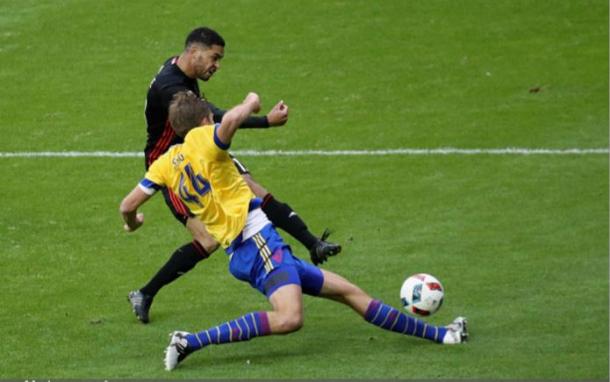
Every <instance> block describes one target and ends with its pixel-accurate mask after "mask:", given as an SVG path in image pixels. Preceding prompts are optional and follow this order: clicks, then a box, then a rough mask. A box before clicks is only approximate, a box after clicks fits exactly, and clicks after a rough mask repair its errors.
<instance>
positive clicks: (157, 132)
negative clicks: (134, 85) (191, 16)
mask: <svg viewBox="0 0 610 382" xmlns="http://www.w3.org/2000/svg"><path fill="white" fill-rule="evenodd" d="M177 61H178V57H172V58H170V59H168V60H167V61H165V63H164V64H163V66H161V69H159V72H158V73H157V75H156V76H155V78H154V79H153V80H152V82H151V83H150V87H149V89H148V94H147V96H146V109H145V111H144V113H145V115H146V124H147V133H148V138H147V140H146V147H145V148H144V156H145V161H146V168H147V169H148V167H149V166H150V165H151V164H152V163H153V162H154V161H155V160H156V159H157V158H158V157H159V156H161V155H162V154H163V153H164V152H166V151H167V149H168V148H169V147H170V146H172V145H174V144H176V143H182V141H183V140H182V138H180V137H179V136H177V135H176V134H174V131H173V130H172V127H171V125H170V123H169V120H168V119H167V117H168V110H169V104H170V103H171V101H172V97H173V96H174V94H176V93H177V92H179V91H183V90H190V91H192V92H193V93H195V94H197V95H198V96H201V94H200V92H199V85H198V84H197V79H195V78H189V77H188V76H187V75H186V74H184V72H183V71H182V70H180V68H179V67H178V65H177Z"/></svg>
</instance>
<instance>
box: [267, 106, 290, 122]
mask: <svg viewBox="0 0 610 382" xmlns="http://www.w3.org/2000/svg"><path fill="white" fill-rule="evenodd" d="M267 121H269V126H282V125H284V124H285V123H286V122H287V121H288V105H286V104H285V103H284V101H280V102H278V103H277V104H276V105H275V106H274V107H273V109H271V111H270V112H269V114H267Z"/></svg>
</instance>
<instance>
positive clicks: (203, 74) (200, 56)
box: [193, 45, 225, 81]
mask: <svg viewBox="0 0 610 382" xmlns="http://www.w3.org/2000/svg"><path fill="white" fill-rule="evenodd" d="M224 55H225V48H224V47H222V46H220V45H212V46H211V47H209V48H208V47H205V46H203V45H199V46H196V47H195V51H194V52H193V68H194V69H195V74H196V75H197V78H199V79H200V80H202V81H207V80H209V79H210V77H212V76H213V75H214V73H216V71H217V70H218V69H220V60H222V58H223V57H224Z"/></svg>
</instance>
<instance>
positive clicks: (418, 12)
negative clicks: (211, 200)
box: [0, 0, 609, 380]
mask: <svg viewBox="0 0 610 382" xmlns="http://www.w3.org/2000/svg"><path fill="white" fill-rule="evenodd" d="M199 25H209V26H211V27H213V28H215V29H217V30H218V31H219V32H220V33H221V34H222V35H223V36H224V38H225V39H226V41H227V47H226V57H225V59H224V60H223V61H222V64H221V70H220V71H219V72H218V73H217V74H216V75H215V76H214V78H213V79H212V80H211V81H210V82H209V83H205V84H202V90H203V91H204V92H205V94H206V95H207V97H208V98H210V99H211V100H213V101H215V103H216V104H217V105H220V106H225V107H227V106H230V105H231V104H233V103H236V102H239V101H240V100H241V98H242V97H243V96H244V95H245V94H246V92H247V91H249V90H256V91H257V92H259V94H260V95H261V97H262V100H263V110H264V111H267V110H268V109H269V108H270V107H271V106H272V105H273V104H274V103H275V102H276V101H277V100H279V99H283V100H285V102H286V103H287V104H288V105H289V106H290V108H291V111H290V113H291V114H290V121H289V123H288V124H287V125H286V126H285V127H283V128H277V129H271V130H263V131H244V132H242V133H240V134H238V136H237V138H236V140H235V142H234V144H233V146H232V147H233V148H234V149H236V150H245V149H253V150H267V149H275V150H314V149H315V150H337V149H341V150H343V149H345V150H348V149H357V150H368V149H374V150H384V149H399V148H440V147H456V148H465V149H467V148H481V149H493V148H507V147H522V148H532V149H533V148H544V149H569V148H580V149H591V148H607V147H608V122H609V121H608V111H609V110H608V2H606V1H576V0H555V1H547V0H536V1H534V0H531V1H526V0H511V1H508V0H501V1H494V2H492V1H485V0H478V1H475V0H464V1H445V0H443V1H441V0H437V1H427V2H423V1H419V2H410V1H400V0H395V1H384V2H371V1H359V0H357V1H356V0H354V1H321V0H320V1H297V0H289V1H283V2H276V1H271V0H265V1H253V0H250V1H247V0H244V1H183V2H160V1H134V2H123V1H115V0H113V1H93V0H73V1H59V0H44V1H43V0H21V1H17V0H0V62H2V64H0V81H1V83H2V86H0V134H1V135H2V137H3V139H2V140H0V153H7V152H41V151H97V150H103V151H113V152H114V151H116V152H138V151H141V150H142V148H143V147H144V142H145V124H144V119H143V102H144V96H145V94H146V90H147V87H148V83H149V82H150V80H151V79H152V77H153V76H154V74H155V73H156V71H157V69H158V67H159V66H160V64H161V63H162V62H163V61H164V60H165V59H166V58H167V57H169V56H170V55H173V54H177V53H179V52H180V50H181V48H182V43H183V40H184V38H185V36H186V34H187V33H188V32H189V31H190V30H191V29H192V28H194V27H196V26H199ZM533 88H539V89H540V91H538V92H530V89H533ZM241 159H242V160H243V161H244V162H245V163H246V164H247V165H248V167H249V168H250V170H251V171H252V172H253V174H254V176H255V178H256V179H257V180H258V181H260V182H261V183H262V184H263V185H265V186H266V187H267V188H268V189H270V190H272V191H273V193H274V194H275V195H276V196H277V197H278V198H279V199H281V200H284V201H287V202H288V203H290V204H291V205H292V206H293V207H294V208H295V209H296V210H297V211H298V212H299V213H300V215H302V216H303V217H304V218H305V220H306V221H307V223H308V224H309V226H310V228H312V230H314V231H315V232H321V231H322V230H323V229H324V227H327V226H328V227H331V228H332V229H334V234H333V236H332V237H333V239H335V240H337V241H339V242H341V243H342V244H343V245H344V252H343V253H342V254H341V255H340V256H338V257H336V258H333V259H332V260H331V261H329V262H328V263H327V264H325V265H324V267H325V268H327V269H330V270H332V271H335V272H338V273H340V274H342V275H344V276H346V277H347V278H349V279H351V280H352V281H354V282H356V283H357V284H359V285H360V286H362V287H363V288H364V289H365V290H367V291H368V292H369V293H371V294H372V295H374V296H376V297H378V298H380V299H382V300H384V301H385V302H387V303H390V304H392V305H394V306H398V305H399V298H398V292H399V289H400V285H401V283H402V281H403V280H404V278H405V277H406V276H408V275H410V274H412V273H415V272H428V273H431V274H433V275H435V276H437V277H438V278H439V279H440V280H441V281H442V282H443V284H444V286H445V288H446V300H445V303H444V305H443V307H442V309H441V310H440V311H439V312H438V313H437V314H436V315H434V316H433V317H432V318H431V319H430V321H431V322H433V323H434V324H439V325H440V324H445V323H448V322H449V321H451V320H452V319H453V318H454V317H455V316H457V315H465V316H467V317H468V318H469V321H470V329H471V341H470V342H469V343H467V344H466V345H465V346H456V347H442V346H438V345H435V344H432V343H429V342H426V341H422V340H418V339H414V338H407V337H403V336H400V335H397V334H394V333H390V332H386V331H381V330H379V329H377V328H375V327H373V326H371V325H368V324H366V323H365V322H364V321H363V320H362V319H361V318H359V317H358V316H356V315H355V314H353V313H352V312H351V311H350V310H349V309H347V308H345V307H343V306H339V305H336V304H333V303H331V302H328V301H323V300H317V299H313V298H309V297H306V298H305V316H306V318H305V327H304V328H303V329H302V330H301V331H299V332H298V333H295V334H292V335H289V336H281V337H280V336H278V337H266V338H257V339H255V340H253V341H250V342H246V343H241V344H232V345H227V346H215V347H210V348H208V349H205V350H204V351H202V352H199V353H197V354H195V355H193V356H191V357H189V358H188V360H186V361H185V362H184V364H182V365H181V366H180V367H179V368H178V369H177V370H175V371H174V372H172V373H168V372H166V371H164V370H163V365H162V362H161V360H162V357H163V349H164V348H165V346H166V345H167V339H168V338H167V333H169V332H170V331H172V330H174V329H184V330H191V331H195V330H200V329H205V328H208V327H210V326H213V325H216V324H218V323H219V322H222V321H225V320H227V319H232V318H235V317H237V316H239V315H241V314H243V313H246V312H250V311H253V310H261V309H267V308H268V306H269V305H268V303H267V302H266V301H265V299H264V298H263V297H262V296H261V295H259V294H258V293H257V292H255V291H254V290H253V289H251V288H250V287H249V286H248V285H246V284H244V283H240V282H238V281H236V280H235V279H233V278H232V276H230V274H229V273H228V270H227V258H226V256H224V255H223V254H222V253H221V252H220V251H219V252H217V253H216V254H215V255H214V256H212V257H211V258H210V259H209V260H207V261H205V262H202V263H200V264H199V265H198V266H197V268H196V269H195V270H193V271H192V272H190V273H189V274H188V275H187V276H185V277H183V278H181V279H180V280H178V281H177V282H175V283H174V284H172V285H171V286H169V287H167V288H166V289H164V290H162V291H161V293H160V294H159V295H158V296H157V298H156V300H155V304H154V305H153V308H152V311H151V319H152V321H151V323H150V324H149V325H142V324H140V323H138V322H137V321H136V319H135V317H134V316H133V314H132V312H131V310H130V307H129V305H128V303H127V302H126V295H127V292H128V291H129V290H131V289H134V288H137V287H139V286H141V285H142V284H143V283H144V282H145V281H146V280H148V278H149V277H150V276H151V275H152V274H153V273H154V272H155V271H156V270H157V269H158V268H159V266H160V265H161V264H163V263H164V262H165V261H166V259H167V258H168V257H169V255H170V253H171V252H172V251H173V250H174V249H175V248H177V247H178V246H180V245H182V244H183V243H185V242H187V241H188V240H189V237H188V235H187V233H186V232H185V230H184V229H182V228H181V227H180V226H179V224H177V223H176V222H175V221H174V220H173V218H172V217H171V215H170V214H169V212H168V211H167V208H166V207H165V205H164V204H163V202H162V198H161V197H157V198H156V200H154V201H153V202H151V203H149V204H148V205H146V206H145V208H144V212H145V214H146V219H147V222H146V224H145V226H144V227H143V228H142V229H141V231H139V232H137V233H135V234H132V235H128V234H126V233H124V232H123V231H122V229H121V220H120V216H119V214H118V204H119V202H120V200H121V199H122V197H123V196H124V194H125V193H126V192H128V191H129V190H130V189H131V188H132V187H133V186H134V185H135V183H136V182H137V181H138V180H139V178H140V177H141V176H142V175H143V160H142V159H141V158H30V157H3V156H2V155H0V166H1V167H0V169H1V170H0V171H1V172H0V175H1V177H2V179H4V180H5V181H4V183H3V185H2V187H1V190H2V196H3V197H2V198H1V199H0V211H2V212H1V214H0V251H1V256H0V267H1V269H2V274H3V280H4V282H2V283H1V285H2V293H0V304H1V305H2V309H1V313H0V327H1V328H2V332H3V336H2V341H0V350H1V353H2V357H0V379H47V378H54V379H55V378H64V379H65V378H88V379H93V378H97V379H100V378H101V379H103V378H114V379H116V378H139V379H163V378H171V379H206V378H230V379H237V378H247V379H250V378H258V379H260V378H263V379H297V378H298V379H343V378H349V379H355V378H364V379H375V378H385V379H394V378H396V379H437V378H442V379H547V380H548V379H588V380H589V379H590V380H607V379H608V378H609V363H608V356H609V354H608V353H609V352H608V349H609V340H608V338H609V331H608V328H609V318H608V305H609V293H608V280H609V277H608V276H609V271H608V269H609V263H608V253H609V248H608V243H609V234H608V232H609V225H608V218H609V213H608V212H609V206H608V200H609V194H608V173H609V166H608V155H607V154H585V155H428V156H412V155H393V156H307V155H305V156H297V157H248V156H244V157H241ZM285 236H286V235H285ZM287 240H288V241H289V242H290V244H291V245H292V246H293V248H294V249H295V250H296V252H297V254H299V255H300V256H302V257H305V258H307V255H306V252H305V251H304V249H303V248H302V247H301V246H300V245H299V244H297V243H296V242H295V241H294V240H293V239H292V238H287Z"/></svg>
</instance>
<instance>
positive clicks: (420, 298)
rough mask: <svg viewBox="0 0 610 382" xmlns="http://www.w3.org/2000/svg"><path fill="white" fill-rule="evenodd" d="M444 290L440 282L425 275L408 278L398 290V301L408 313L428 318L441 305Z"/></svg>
mask: <svg viewBox="0 0 610 382" xmlns="http://www.w3.org/2000/svg"><path fill="white" fill-rule="evenodd" d="M444 297H445V289H444V288H443V285H442V284H441V282H440V281H438V279H437V278H436V277H434V276H431V275H429V274H426V273H418V274H415V275H413V276H409V277H408V278H407V279H406V280H405V282H404V283H402V288H400V299H401V300H402V305H403V307H404V308H405V309H406V310H407V312H409V313H413V314H417V315H419V316H429V315H431V314H434V313H435V312H436V311H438V310H439V309H440V307H441V305H442V304H443V298H444Z"/></svg>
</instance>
